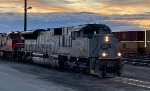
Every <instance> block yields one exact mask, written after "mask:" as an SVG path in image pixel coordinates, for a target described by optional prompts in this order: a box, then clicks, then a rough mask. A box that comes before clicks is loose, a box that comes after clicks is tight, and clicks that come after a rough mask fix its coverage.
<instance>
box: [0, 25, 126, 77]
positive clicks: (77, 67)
mask: <svg viewBox="0 0 150 91" xmlns="http://www.w3.org/2000/svg"><path fill="white" fill-rule="evenodd" d="M117 43H118V40H117V39H116V38H115V37H114V36H113V34H112V31H111V30H110V28H109V27H108V26H106V25H104V24H85V25H79V26H71V27H62V28H48V29H46V30H45V29H36V30H32V31H30V30H29V31H23V32H11V33H8V34H5V33H2V34H0V56H1V57H3V58H5V59H10V60H18V61H27V62H33V63H38V64H43V65H50V66H51V67H53V68H59V69H61V70H71V71H74V72H83V73H87V74H93V75H97V76H100V77H106V76H108V75H109V74H112V75H113V76H120V75H121V72H122V71H121V70H122V66H123V65H122V61H121V56H122V55H121V53H120V52H119V50H118V49H117V47H118V46H117Z"/></svg>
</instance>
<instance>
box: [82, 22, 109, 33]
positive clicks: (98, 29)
mask: <svg viewBox="0 0 150 91" xmlns="http://www.w3.org/2000/svg"><path fill="white" fill-rule="evenodd" d="M81 30H82V31H83V33H84V34H85V35H87V34H88V35H90V34H95V33H96V34H110V33H111V30H110V28H109V27H108V26H106V25H103V24H88V25H87V26H85V27H84V28H82V29H81Z"/></svg>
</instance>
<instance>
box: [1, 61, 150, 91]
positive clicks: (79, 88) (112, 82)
mask: <svg viewBox="0 0 150 91" xmlns="http://www.w3.org/2000/svg"><path fill="white" fill-rule="evenodd" d="M149 77H150V68H147V67H138V66H131V65H125V67H124V74H123V76H122V77H118V78H105V79H102V78H97V77H92V76H89V75H82V74H76V73H70V72H60V71H56V70H51V69H48V68H42V67H40V66H37V65H30V64H22V63H17V62H8V61H3V60H0V91H111V90H114V91H149V90H150V79H149Z"/></svg>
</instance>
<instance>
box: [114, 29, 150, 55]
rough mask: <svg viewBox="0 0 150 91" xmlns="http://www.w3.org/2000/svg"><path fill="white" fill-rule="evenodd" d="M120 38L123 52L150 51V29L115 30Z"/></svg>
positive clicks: (115, 34) (120, 46) (116, 35)
mask: <svg viewBox="0 0 150 91" xmlns="http://www.w3.org/2000/svg"><path fill="white" fill-rule="evenodd" d="M113 35H114V36H115V37H116V38H117V39H118V40H119V50H121V51H122V52H123V53H147V52H150V38H149V36H150V31H123V32H113Z"/></svg>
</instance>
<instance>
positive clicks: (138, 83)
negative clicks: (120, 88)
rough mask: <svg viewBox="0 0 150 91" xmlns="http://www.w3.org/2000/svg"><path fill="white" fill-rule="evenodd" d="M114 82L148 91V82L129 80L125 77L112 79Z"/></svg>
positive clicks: (149, 86) (149, 87) (149, 85)
mask: <svg viewBox="0 0 150 91" xmlns="http://www.w3.org/2000/svg"><path fill="white" fill-rule="evenodd" d="M114 81H117V82H121V83H123V84H127V85H132V86H136V87H142V88H146V89H150V82H148V81H143V80H138V79H131V78H126V77H117V78H114Z"/></svg>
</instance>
